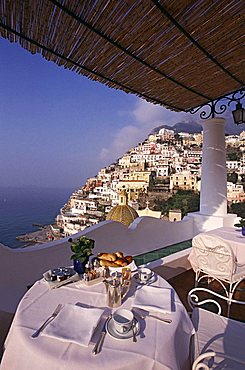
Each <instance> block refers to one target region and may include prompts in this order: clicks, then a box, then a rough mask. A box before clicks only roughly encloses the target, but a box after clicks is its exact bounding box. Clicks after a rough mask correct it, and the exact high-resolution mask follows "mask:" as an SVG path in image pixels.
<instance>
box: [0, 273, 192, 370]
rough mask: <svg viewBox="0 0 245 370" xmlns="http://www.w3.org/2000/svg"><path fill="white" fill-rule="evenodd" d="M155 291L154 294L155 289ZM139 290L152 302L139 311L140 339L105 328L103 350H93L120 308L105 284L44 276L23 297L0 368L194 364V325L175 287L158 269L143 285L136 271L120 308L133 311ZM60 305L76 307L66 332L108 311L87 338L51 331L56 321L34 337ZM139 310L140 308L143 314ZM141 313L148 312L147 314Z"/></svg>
mask: <svg viewBox="0 0 245 370" xmlns="http://www.w3.org/2000/svg"><path fill="white" fill-rule="evenodd" d="M146 288H147V289H148V290H147V289H146ZM149 288H150V289H151V290H150V293H151V295H150V296H149V301H148V302H147V297H148V296H147V294H148V292H149ZM154 288H155V289H154ZM152 291H153V293H154V294H152ZM142 293H143V295H142ZM163 293H164V294H163ZM140 294H141V298H142V297H143V299H144V300H145V301H146V303H147V305H148V306H147V305H146V307H148V311H137V312H135V318H136V319H137V336H136V339H137V341H136V342H135V341H134V340H133V337H132V336H130V337H128V338H127V337H126V338H124V337H123V338H118V337H117V336H114V335H111V333H106V335H105V338H104V342H103V345H102V348H101V351H100V352H99V353H98V354H93V349H94V346H95V344H96V343H97V341H98V338H99V337H100V335H101V330H102V328H103V325H104V322H105V320H106V318H107V317H108V315H109V314H110V313H113V312H114V311H115V310H117V309H118V308H110V307H108V306H107V300H106V295H107V293H106V285H105V283H104V282H103V281H100V282H99V283H97V284H95V285H91V286H89V285H87V284H86V282H85V281H84V280H83V279H81V280H78V281H75V282H72V283H70V284H67V285H63V286H60V287H58V288H55V289H51V288H50V285H49V284H48V283H47V281H45V279H40V280H38V281H36V282H35V283H34V285H33V286H32V287H31V288H30V289H29V290H28V291H27V292H26V294H25V295H24V296H23V298H22V299H21V301H20V303H19V305H18V307H17V310H16V313H15V316H14V319H13V322H12V325H11V327H10V330H9V333H8V335H7V338H6V340H5V345H4V354H3V357H2V361H1V365H0V369H1V370H33V369H35V370H67V369H69V370H81V369H89V370H99V369H105V370H128V369H130V370H131V369H132V370H170V369H171V370H187V369H190V343H191V339H192V336H193V334H194V333H195V330H194V327H193V324H192V322H191V320H190V318H189V315H188V313H187V311H186V309H185V307H184V306H183V304H182V302H181V301H180V299H179V297H178V295H177V293H176V291H175V290H174V288H173V287H172V286H171V285H170V284H169V283H168V282H167V281H166V280H165V279H163V278H162V277H161V276H159V275H157V274H154V278H153V279H151V281H150V284H141V283H139V281H138V280H137V279H136V278H135V276H133V275H132V279H131V285H130V289H129V292H128V294H127V296H126V298H125V299H124V300H123V302H122V305H121V306H120V308H126V309H129V310H132V309H133V307H134V306H135V305H136V298H137V296H138V297H139V295H140ZM161 294H162V298H161V302H162V308H163V310H162V311H161V312H160V313H158V312H156V311H154V315H153V316H151V315H148V314H147V313H150V314H151V307H154V303H155V301H158V302H159V299H160V297H161ZM58 304H61V305H62V306H63V307H65V308H66V310H67V309H68V308H69V307H70V308H72V311H70V313H71V314H70V315H69V314H68V316H67V317H64V316H63V317H64V322H65V323H63V324H64V325H66V328H67V332H70V331H71V328H74V327H76V325H77V326H78V327H81V328H86V327H88V326H89V327H91V328H92V326H93V324H94V325H95V323H92V322H91V317H92V316H91V313H90V312H91V309H94V308H96V309H101V312H103V313H102V315H101V317H100V319H99V320H98V323H96V326H95V328H94V330H93V332H92V334H91V338H89V341H88V343H79V342H78V343H76V342H72V341H69V336H67V338H68V339H67V338H59V337H55V336H53V337H52V336H51V335H48V333H49V332H48V327H49V326H51V324H49V325H48V326H47V327H46V328H45V330H43V331H42V332H41V333H40V335H38V336H37V337H33V336H32V335H33V333H34V332H35V331H36V330H37V329H38V328H39V327H40V326H41V325H42V323H43V322H44V321H45V320H46V319H47V318H48V317H49V316H50V315H51V314H52V313H53V311H54V310H55V308H56V307H57V305H58ZM79 307H80V308H81V309H82V310H83V311H82V312H83V314H82V315H80V316H76V315H77V311H78V310H79ZM164 308H165V311H164ZM62 310H63V308H62V309H61V311H60V313H58V315H57V319H58V317H59V315H61V313H62ZM66 312H68V311H66ZM73 312H74V315H73ZM96 312H97V311H96ZM133 312H134V311H133ZM139 312H141V313H140V314H139ZM142 312H144V313H145V314H144V315H142ZM78 317H79V319H78ZM159 318H163V319H169V322H165V321H162V320H160V319H159ZM76 320H77V321H76ZM52 322H53V323H54V322H55V321H54V320H53V321H51V323H52ZM61 324H62V323H61ZM45 331H46V332H45ZM82 339H83V338H82Z"/></svg>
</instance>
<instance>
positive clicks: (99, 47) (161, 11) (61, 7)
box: [0, 0, 245, 111]
mask: <svg viewBox="0 0 245 370" xmlns="http://www.w3.org/2000/svg"><path fill="white" fill-rule="evenodd" d="M244 14H245V12H244V1H242V0H236V1H235V0H229V1H227V0H219V1H215V0H199V1H193V0H166V1H163V0H122V1H119V0H108V1H106V0H84V1H81V0H59V1H56V0H1V2H0V34H1V35H2V36H3V37H4V38H7V39H9V40H10V41H11V42H18V43H19V44H20V45H21V46H22V47H24V48H25V49H27V50H29V51H30V52H31V53H40V54H42V56H43V57H44V58H45V59H47V60H51V61H53V62H55V63H56V64H58V65H61V66H64V67H65V68H68V69H70V70H73V71H75V72H77V73H81V74H83V75H85V76H87V77H88V78H90V79H92V80H97V81H100V82H102V83H104V84H106V85H107V86H109V87H113V88H116V89H121V90H124V91H126V92H129V93H134V94H136V95H137V96H140V97H143V98H144V99H146V100H147V101H150V102H153V103H156V104H160V105H163V106H165V107H167V108H170V109H172V110H175V111H186V110H188V109H190V108H192V107H196V106H199V105H202V104H204V103H205V102H208V101H210V100H214V99H216V98H218V97H221V96H223V95H226V94H228V93H231V92H233V91H236V90H238V89H240V88H241V87H243V86H244V82H243V81H242V79H243V75H244V64H243V55H244V53H243V55H242V41H243V38H244V24H245V22H244ZM17 62H18V61H17Z"/></svg>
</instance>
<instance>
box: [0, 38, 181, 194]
mask: <svg viewBox="0 0 245 370" xmlns="http://www.w3.org/2000/svg"><path fill="white" fill-rule="evenodd" d="M0 81H1V89H0V186H30V185H31V186H45V187H68V188H71V189H76V188H78V187H80V186H82V184H84V183H85V181H86V178H87V177H90V176H94V175H96V174H97V171H98V170H99V169H100V168H102V167H104V166H106V165H108V164H110V163H111V162H113V161H114V160H115V159H117V158H118V157H119V156H120V155H121V154H123V153H124V152H125V151H127V150H128V149H129V148H130V147H132V146H133V145H136V144H137V143H138V142H140V141H142V140H143V139H145V138H146V136H147V134H148V133H149V132H150V131H151V129H152V128H154V127H156V126H158V125H159V124H169V125H173V124H174V123H176V122H179V121H181V120H186V119H187V118H188V116H187V115H186V114H185V113H175V112H171V111H168V110H166V109H164V108H162V107H160V106H156V105H152V104H149V103H147V102H145V101H144V100H141V99H139V98H137V97H136V96H134V95H130V94H126V93H124V92H122V91H118V90H114V89H110V88H108V87H106V86H104V85H102V84H100V83H98V82H92V81H90V80H88V79H87V78H85V77H83V76H81V75H78V74H76V73H74V72H71V71H69V70H65V69H64V68H62V67H58V66H57V65H56V64H54V63H52V62H47V61H46V60H45V59H44V58H42V57H41V56H40V55H32V54H31V53H29V52H27V51H26V50H24V49H22V48H21V47H20V46H19V45H18V44H13V43H12V44H11V43H10V42H9V41H7V40H5V39H0Z"/></svg>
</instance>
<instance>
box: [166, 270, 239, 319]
mask: <svg viewBox="0 0 245 370" xmlns="http://www.w3.org/2000/svg"><path fill="white" fill-rule="evenodd" d="M167 280H168V282H169V283H170V284H171V285H172V286H173V287H174V289H175V290H176V292H177V293H178V295H179V298H180V299H181V301H182V302H183V304H184V306H185V307H186V309H187V311H191V309H190V306H189V305H188V302H187V295H188V292H189V291H190V290H191V289H192V288H193V287H194V280H195V274H194V272H193V270H192V269H190V270H187V271H185V272H182V273H181V274H179V275H177V276H175V277H173V278H170V279H167ZM202 286H203V287H206V288H207V287H208V285H207V283H206V284H202ZM209 287H210V289H212V290H214V291H216V292H217V293H220V294H222V289H221V287H220V285H219V283H217V282H215V281H213V282H211V283H210V285H209ZM204 294H205V296H204V295H202V296H203V298H204V297H205V298H215V300H217V301H218V302H219V303H220V305H221V307H222V315H223V316H226V315H227V303H226V302H225V301H223V300H221V299H218V298H217V297H214V296H212V295H211V294H210V295H208V294H206V293H204ZM233 297H234V299H236V300H239V301H243V302H245V281H243V282H241V283H240V284H239V286H238V287H237V290H236V292H235V294H234V296H233ZM200 298H201V295H200ZM244 307H245V306H244V305H240V304H235V303H233V304H232V305H231V310H230V318H231V319H235V320H239V321H243V322H245V308H244ZM203 308H205V309H207V310H209V311H214V312H217V311H215V309H214V307H213V305H211V304H209V305H206V306H205V307H204V306H203Z"/></svg>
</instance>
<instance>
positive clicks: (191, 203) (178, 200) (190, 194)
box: [154, 190, 200, 216]
mask: <svg viewBox="0 0 245 370" xmlns="http://www.w3.org/2000/svg"><path fill="white" fill-rule="evenodd" d="M199 202H200V196H199V194H198V193H195V192H194V191H192V190H179V191H178V192H177V193H176V194H174V195H173V196H172V197H171V198H169V199H168V200H161V199H155V207H154V209H155V210H156V211H161V212H162V214H164V215H168V213H169V210H170V209H181V212H182V215H183V216H185V215H186V214H187V213H189V212H195V211H198V210H199Z"/></svg>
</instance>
